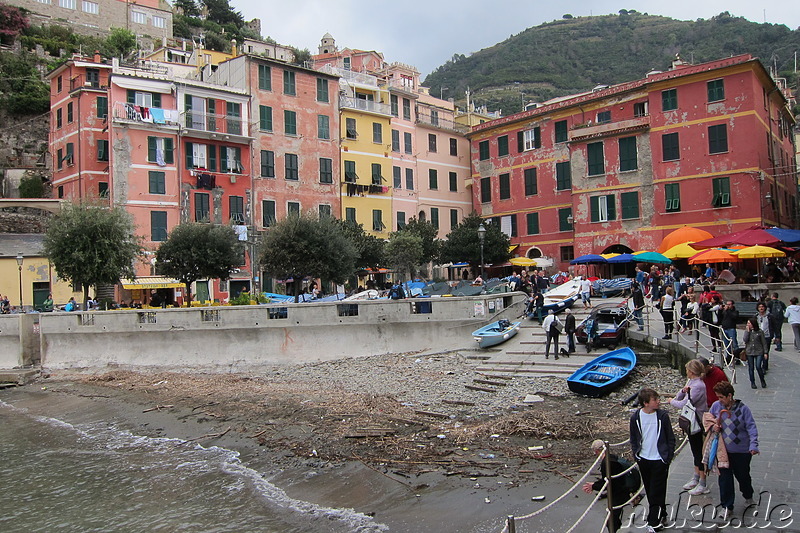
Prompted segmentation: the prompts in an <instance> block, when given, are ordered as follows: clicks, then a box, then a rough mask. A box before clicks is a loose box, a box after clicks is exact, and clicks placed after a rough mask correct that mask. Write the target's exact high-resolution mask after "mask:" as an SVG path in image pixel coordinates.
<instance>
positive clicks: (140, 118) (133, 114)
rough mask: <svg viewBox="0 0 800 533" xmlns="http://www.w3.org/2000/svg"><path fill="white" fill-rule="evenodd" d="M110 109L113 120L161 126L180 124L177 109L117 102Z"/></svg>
mask: <svg viewBox="0 0 800 533" xmlns="http://www.w3.org/2000/svg"><path fill="white" fill-rule="evenodd" d="M112 111H113V114H112V117H113V119H114V122H141V123H148V124H156V125H162V126H178V125H180V116H179V114H178V110H177V109H162V108H159V107H144V106H138V105H133V104H124V103H122V102H117V103H115V104H114V107H113V109H112Z"/></svg>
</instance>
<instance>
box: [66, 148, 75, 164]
mask: <svg viewBox="0 0 800 533" xmlns="http://www.w3.org/2000/svg"><path fill="white" fill-rule="evenodd" d="M64 159H65V160H66V161H67V165H69V166H72V165H74V164H75V145H74V144H72V143H67V153H66V154H65V155H64Z"/></svg>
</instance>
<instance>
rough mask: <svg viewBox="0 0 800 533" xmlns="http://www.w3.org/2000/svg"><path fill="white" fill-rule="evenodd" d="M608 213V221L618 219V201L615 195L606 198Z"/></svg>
mask: <svg viewBox="0 0 800 533" xmlns="http://www.w3.org/2000/svg"><path fill="white" fill-rule="evenodd" d="M606 213H608V220H616V219H617V206H616V199H615V198H614V195H613V194H609V195H608V196H606Z"/></svg>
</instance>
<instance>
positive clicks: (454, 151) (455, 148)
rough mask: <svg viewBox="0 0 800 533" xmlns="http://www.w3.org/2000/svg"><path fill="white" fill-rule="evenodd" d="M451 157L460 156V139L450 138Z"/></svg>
mask: <svg viewBox="0 0 800 533" xmlns="http://www.w3.org/2000/svg"><path fill="white" fill-rule="evenodd" d="M450 155H452V156H457V155H458V139H454V138H452V137H451V138H450Z"/></svg>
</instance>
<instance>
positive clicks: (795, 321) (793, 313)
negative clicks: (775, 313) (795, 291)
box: [783, 296, 800, 351]
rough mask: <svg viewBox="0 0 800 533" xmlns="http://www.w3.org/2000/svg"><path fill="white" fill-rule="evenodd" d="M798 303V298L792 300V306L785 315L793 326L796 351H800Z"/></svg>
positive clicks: (799, 306)
mask: <svg viewBox="0 0 800 533" xmlns="http://www.w3.org/2000/svg"><path fill="white" fill-rule="evenodd" d="M797 302H798V300H797V297H796V296H793V297H792V298H790V299H789V304H790V305H789V307H787V308H786V311H785V312H784V313H783V314H784V316H785V317H786V318H788V319H789V325H790V326H792V333H794V349H795V350H799V351H800V305H797Z"/></svg>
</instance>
